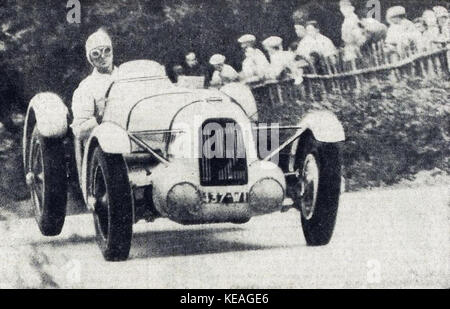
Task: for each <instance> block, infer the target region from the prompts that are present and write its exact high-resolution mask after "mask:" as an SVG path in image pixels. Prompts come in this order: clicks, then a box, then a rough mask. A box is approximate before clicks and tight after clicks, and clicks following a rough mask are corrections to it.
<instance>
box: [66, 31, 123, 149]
mask: <svg viewBox="0 0 450 309" xmlns="http://www.w3.org/2000/svg"><path fill="white" fill-rule="evenodd" d="M86 57H87V59H88V61H89V63H90V64H91V65H92V67H93V72H92V73H91V75H89V76H88V77H87V78H85V79H84V80H83V81H82V82H81V83H80V85H79V86H78V88H77V89H76V90H75V92H74V94H73V98H72V112H73V117H74V119H73V123H72V125H71V127H72V130H73V133H74V135H75V137H76V138H78V139H79V140H80V141H84V140H86V139H87V138H88V137H89V134H90V132H91V131H92V129H93V128H95V127H96V126H97V125H98V124H99V119H100V118H101V117H102V115H103V111H104V108H105V100H104V97H105V95H106V91H107V90H108V88H109V86H110V85H111V83H112V82H113V81H114V80H115V78H116V75H117V68H116V67H114V65H113V47H112V42H111V38H110V37H109V35H108V34H107V33H106V32H105V31H104V30H102V29H100V30H98V31H96V32H95V33H93V34H92V35H91V36H89V38H88V39H87V41H86Z"/></svg>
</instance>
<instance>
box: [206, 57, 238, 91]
mask: <svg viewBox="0 0 450 309" xmlns="http://www.w3.org/2000/svg"><path fill="white" fill-rule="evenodd" d="M225 60H226V58H225V56H223V55H221V54H215V55H213V56H212V57H211V59H210V60H209V63H210V64H211V65H212V66H213V67H214V73H213V75H212V78H211V82H210V87H211V88H217V89H220V88H221V87H223V86H225V85H226V84H229V83H233V82H237V81H239V74H238V73H237V72H236V70H235V69H233V67H231V66H230V65H228V64H226V63H225Z"/></svg>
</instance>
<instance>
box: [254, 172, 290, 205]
mask: <svg viewBox="0 0 450 309" xmlns="http://www.w3.org/2000/svg"><path fill="white" fill-rule="evenodd" d="M283 199H284V190H283V187H282V186H281V184H280V183H279V182H278V181H276V180H275V179H273V178H264V179H261V180H259V181H258V182H256V183H255V184H254V185H253V186H252V188H251V189H250V195H249V203H250V207H251V209H252V210H253V211H255V212H259V213H261V212H262V213H265V212H272V211H275V210H277V209H278V208H279V207H281V205H282V203H283Z"/></svg>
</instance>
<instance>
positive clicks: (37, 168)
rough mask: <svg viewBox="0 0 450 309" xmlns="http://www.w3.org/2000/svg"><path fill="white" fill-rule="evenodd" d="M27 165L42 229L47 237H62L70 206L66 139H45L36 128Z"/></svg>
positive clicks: (31, 189)
mask: <svg viewBox="0 0 450 309" xmlns="http://www.w3.org/2000/svg"><path fill="white" fill-rule="evenodd" d="M27 165H28V166H27V173H26V175H27V183H28V185H29V187H30V191H31V198H32V202H33V206H34V214H35V218H36V221H37V224H38V226H39V229H40V230H41V233H42V234H43V235H45V236H56V235H59V234H60V233H61V230H62V228H63V225H64V220H65V217H66V204H67V174H66V164H65V156H64V144H63V139H61V138H46V137H43V136H41V135H40V134H39V131H38V129H37V127H35V128H34V130H33V133H32V135H31V142H30V152H29V157H28V164H27Z"/></svg>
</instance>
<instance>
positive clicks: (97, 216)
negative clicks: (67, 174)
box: [88, 147, 133, 261]
mask: <svg viewBox="0 0 450 309" xmlns="http://www.w3.org/2000/svg"><path fill="white" fill-rule="evenodd" d="M88 181H89V182H88V196H89V198H93V200H94V201H95V204H94V224H95V232H96V240H97V243H98V245H99V247H100V250H101V252H102V254H103V257H104V258H105V260H107V261H124V260H126V259H127V258H128V255H129V252H130V247H131V238H132V234H133V212H132V193H131V188H130V183H129V180H128V173H127V168H126V164H125V161H124V159H123V157H122V156H121V155H117V154H106V153H104V152H103V151H102V150H101V148H100V147H97V148H96V149H95V150H94V152H93V154H92V157H91V161H90V167H89V179H88Z"/></svg>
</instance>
